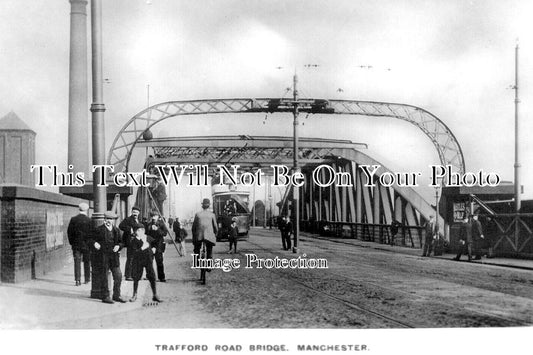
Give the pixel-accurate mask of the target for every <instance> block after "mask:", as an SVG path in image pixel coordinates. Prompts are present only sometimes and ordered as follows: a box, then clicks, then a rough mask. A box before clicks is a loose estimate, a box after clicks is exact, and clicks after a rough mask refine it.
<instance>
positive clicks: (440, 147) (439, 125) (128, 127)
mask: <svg viewBox="0 0 533 355" xmlns="http://www.w3.org/2000/svg"><path fill="white" fill-rule="evenodd" d="M290 105H291V101H290V100H288V99H275V98H258V99H253V98H234V99H214V100H193V101H169V102H163V103H160V104H156V105H154V106H151V107H149V108H147V109H145V110H143V111H141V112H139V113H138V114H136V115H135V116H133V117H132V118H131V119H130V120H129V121H128V122H127V123H126V124H125V125H124V126H123V127H122V129H121V130H120V132H119V133H118V134H117V136H116V137H115V139H114V141H113V144H112V146H111V148H110V150H109V153H108V158H107V162H108V164H110V165H114V166H115V171H127V169H128V165H129V160H130V158H131V154H132V151H133V148H134V147H135V145H136V144H137V142H138V141H139V140H141V139H142V134H143V132H145V131H146V130H149V129H150V128H151V127H152V126H154V125H155V124H157V123H159V122H162V121H164V120H166V119H168V118H171V117H176V116H185V115H204V114H220V113H259V112H290V111H291V110H292V107H291V106H290ZM299 109H300V112H308V113H313V114H347V115H360V116H370V117H389V118H396V119H401V120H404V121H407V122H409V123H411V124H413V125H415V126H416V127H417V128H418V129H420V130H421V131H422V132H423V133H424V134H425V135H426V136H427V137H428V138H429V139H430V140H431V142H432V143H433V146H434V147H435V149H436V150H437V153H438V156H439V159H440V163H441V164H442V165H451V166H453V167H454V168H455V170H457V171H459V172H460V173H464V172H465V163H464V157H463V152H462V149H461V146H460V145H459V142H458V141H457V139H456V138H455V136H454V134H453V133H452V131H451V130H450V129H449V128H448V127H447V126H446V125H445V124H444V122H442V121H441V120H440V119H439V118H437V117H436V116H435V115H433V114H431V113H430V112H428V111H426V110H424V109H422V108H419V107H416V106H412V105H405V104H395V103H386V102H372V101H355V100H324V99H305V100H302V104H300V105H299Z"/></svg>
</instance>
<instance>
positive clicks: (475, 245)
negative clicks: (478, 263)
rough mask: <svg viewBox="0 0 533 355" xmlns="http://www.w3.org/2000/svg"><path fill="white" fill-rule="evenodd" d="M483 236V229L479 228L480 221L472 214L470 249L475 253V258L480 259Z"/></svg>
mask: <svg viewBox="0 0 533 355" xmlns="http://www.w3.org/2000/svg"><path fill="white" fill-rule="evenodd" d="M484 240H485V237H484V236H483V229H482V228H481V222H480V221H479V220H478V216H477V215H474V216H472V249H473V251H474V254H475V260H480V259H481V254H483V250H482V249H483V242H484Z"/></svg>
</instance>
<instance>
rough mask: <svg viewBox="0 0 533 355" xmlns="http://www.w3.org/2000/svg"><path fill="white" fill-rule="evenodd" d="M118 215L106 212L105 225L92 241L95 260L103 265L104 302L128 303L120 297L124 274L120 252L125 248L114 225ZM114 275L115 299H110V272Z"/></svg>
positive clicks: (98, 230)
mask: <svg viewBox="0 0 533 355" xmlns="http://www.w3.org/2000/svg"><path fill="white" fill-rule="evenodd" d="M115 219H117V215H116V214H114V213H113V212H106V213H105V214H104V224H102V225H101V226H99V227H97V228H96V230H95V233H94V234H93V238H92V239H91V241H90V244H91V246H92V247H94V250H95V253H96V255H95V258H94V260H98V262H100V263H101V265H100V266H101V267H99V268H98V269H100V270H101V271H102V275H101V278H102V292H101V294H102V302H104V303H110V304H112V303H114V302H113V301H116V302H121V303H124V302H126V301H125V300H124V299H123V298H122V297H121V296H120V284H121V283H122V272H121V271H120V250H121V249H122V247H123V246H124V244H123V243H122V238H121V235H120V230H119V229H118V228H117V227H115V226H114V225H113V222H114V220H115ZM110 271H111V274H112V275H113V299H111V298H110V297H109V280H108V276H109V272H110Z"/></svg>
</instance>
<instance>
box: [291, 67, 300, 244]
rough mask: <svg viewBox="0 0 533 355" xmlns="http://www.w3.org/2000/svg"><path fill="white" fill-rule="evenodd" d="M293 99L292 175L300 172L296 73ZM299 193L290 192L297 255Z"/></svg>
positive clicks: (296, 189)
mask: <svg viewBox="0 0 533 355" xmlns="http://www.w3.org/2000/svg"><path fill="white" fill-rule="evenodd" d="M293 95H294V96H293V98H294V106H293V112H292V114H293V116H294V121H293V132H294V135H293V170H294V171H293V174H297V173H299V172H300V167H299V166H298V125H299V122H298V114H299V107H298V77H297V76H296V73H294V77H293ZM299 193H300V188H299V187H298V186H293V190H292V196H293V203H292V205H293V211H294V243H293V248H292V252H293V253H297V252H298V237H299V235H300V208H299V198H300V196H299Z"/></svg>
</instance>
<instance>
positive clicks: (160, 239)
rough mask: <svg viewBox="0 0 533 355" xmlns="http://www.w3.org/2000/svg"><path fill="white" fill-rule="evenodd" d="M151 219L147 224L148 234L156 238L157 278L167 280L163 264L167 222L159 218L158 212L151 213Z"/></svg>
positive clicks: (162, 280)
mask: <svg viewBox="0 0 533 355" xmlns="http://www.w3.org/2000/svg"><path fill="white" fill-rule="evenodd" d="M150 217H151V220H150V222H148V223H147V225H146V235H149V236H150V237H152V238H153V239H154V246H155V249H156V250H155V263H156V265H157V278H158V279H159V281H161V282H166V281H167V280H166V278H165V266H164V265H163V253H164V252H165V249H166V245H165V236H166V235H167V234H168V228H167V226H166V225H165V223H164V222H163V221H162V220H160V219H159V214H158V213H157V212H152V213H150Z"/></svg>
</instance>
